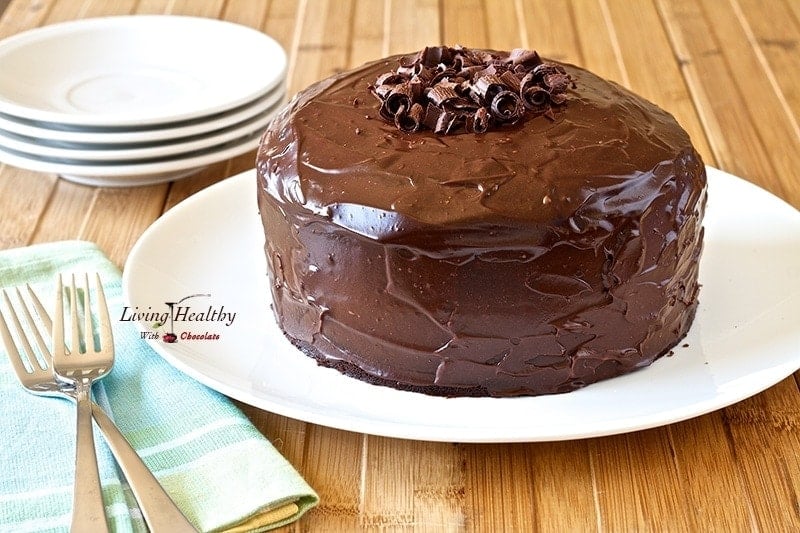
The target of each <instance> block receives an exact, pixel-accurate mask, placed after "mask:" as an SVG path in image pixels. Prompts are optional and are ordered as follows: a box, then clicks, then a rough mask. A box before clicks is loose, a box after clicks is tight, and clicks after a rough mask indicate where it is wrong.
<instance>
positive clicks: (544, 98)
mask: <svg viewBox="0 0 800 533" xmlns="http://www.w3.org/2000/svg"><path fill="white" fill-rule="evenodd" d="M519 95H520V97H521V98H522V104H523V105H524V106H525V107H526V108H527V109H530V110H531V111H542V110H543V109H544V108H545V107H546V106H547V103H548V101H549V100H550V93H549V92H548V91H547V90H546V89H544V88H543V87H542V86H540V85H539V84H538V83H537V82H536V79H535V78H534V75H533V73H532V72H529V73H528V74H526V75H525V77H524V78H522V81H520V89H519Z"/></svg>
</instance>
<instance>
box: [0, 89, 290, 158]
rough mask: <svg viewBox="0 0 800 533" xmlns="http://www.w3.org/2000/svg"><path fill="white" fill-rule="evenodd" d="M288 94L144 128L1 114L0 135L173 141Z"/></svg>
mask: <svg viewBox="0 0 800 533" xmlns="http://www.w3.org/2000/svg"><path fill="white" fill-rule="evenodd" d="M285 96H286V91H285V87H284V85H283V83H281V84H280V85H279V86H278V87H276V88H275V89H273V90H272V91H270V92H269V93H267V94H266V95H264V96H260V97H258V98H257V99H256V100H254V101H253V102H248V103H246V104H244V105H241V106H239V107H236V108H234V109H232V110H230V111H225V112H222V113H216V114H213V115H208V116H205V117H200V118H195V119H191V120H185V121H179V122H171V123H169V124H165V125H161V124H156V125H154V126H143V127H122V128H120V127H102V126H89V127H87V126H74V125H69V124H58V123H55V122H40V121H35V120H27V119H22V118H14V117H11V116H10V115H2V114H0V132H3V131H5V132H10V133H15V134H17V135H25V136H27V137H32V138H34V139H43V140H45V139H46V140H50V141H61V142H69V143H103V144H111V145H113V144H127V143H155V142H158V141H173V140H175V139H180V138H183V137H189V136H195V135H201V134H204V133H208V132H212V131H217V130H220V129H222V128H226V127H228V126H231V125H233V124H238V123H240V122H244V121H245V120H247V119H250V118H253V117H255V116H257V115H261V114H263V113H265V112H267V110H269V109H270V108H271V107H273V106H274V105H275V104H276V103H279V102H281V101H283V99H284V98H285Z"/></svg>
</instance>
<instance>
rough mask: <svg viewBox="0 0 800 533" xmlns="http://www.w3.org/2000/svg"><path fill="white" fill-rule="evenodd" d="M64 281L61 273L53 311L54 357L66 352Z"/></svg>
mask: <svg viewBox="0 0 800 533" xmlns="http://www.w3.org/2000/svg"><path fill="white" fill-rule="evenodd" d="M63 298H64V283H63V280H62V279H61V274H59V275H58V282H57V283H56V305H55V310H54V311H53V357H54V358H55V357H56V355H57V354H66V350H65V348H64V300H63Z"/></svg>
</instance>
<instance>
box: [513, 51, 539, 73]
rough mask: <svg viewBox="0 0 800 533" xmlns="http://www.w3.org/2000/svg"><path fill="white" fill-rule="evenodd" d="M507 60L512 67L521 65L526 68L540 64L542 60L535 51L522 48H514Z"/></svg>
mask: <svg viewBox="0 0 800 533" xmlns="http://www.w3.org/2000/svg"><path fill="white" fill-rule="evenodd" d="M508 59H509V61H511V64H512V65H522V66H524V67H526V68H529V69H530V68H533V67H536V66H539V65H541V64H542V58H541V57H539V54H538V53H537V52H536V50H525V49H524V48H514V49H513V50H511V52H510V53H509V54H508Z"/></svg>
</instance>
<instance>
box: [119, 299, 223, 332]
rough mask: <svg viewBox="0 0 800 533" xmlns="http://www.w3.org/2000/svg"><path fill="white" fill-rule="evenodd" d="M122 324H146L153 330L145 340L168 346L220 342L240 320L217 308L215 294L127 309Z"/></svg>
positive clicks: (220, 306)
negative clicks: (179, 342) (226, 329)
mask: <svg viewBox="0 0 800 533" xmlns="http://www.w3.org/2000/svg"><path fill="white" fill-rule="evenodd" d="M119 320H120V322H142V323H146V324H148V326H149V327H150V330H149V331H142V332H141V333H140V334H141V338H142V339H145V340H159V339H160V340H161V341H163V342H166V343H168V344H172V343H175V342H178V341H216V340H219V339H220V337H221V335H222V334H223V333H224V329H225V328H228V327H230V326H232V325H233V323H234V322H235V321H236V312H235V311H231V310H229V309H226V308H225V306H224V305H217V304H216V303H215V302H214V301H213V299H212V297H211V294H190V295H189V296H184V297H183V298H180V299H177V300H174V301H165V302H163V303H162V304H161V307H158V306H147V307H146V308H142V307H140V306H138V305H137V306H127V305H126V306H124V307H123V308H122V314H121V315H120V318H119Z"/></svg>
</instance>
